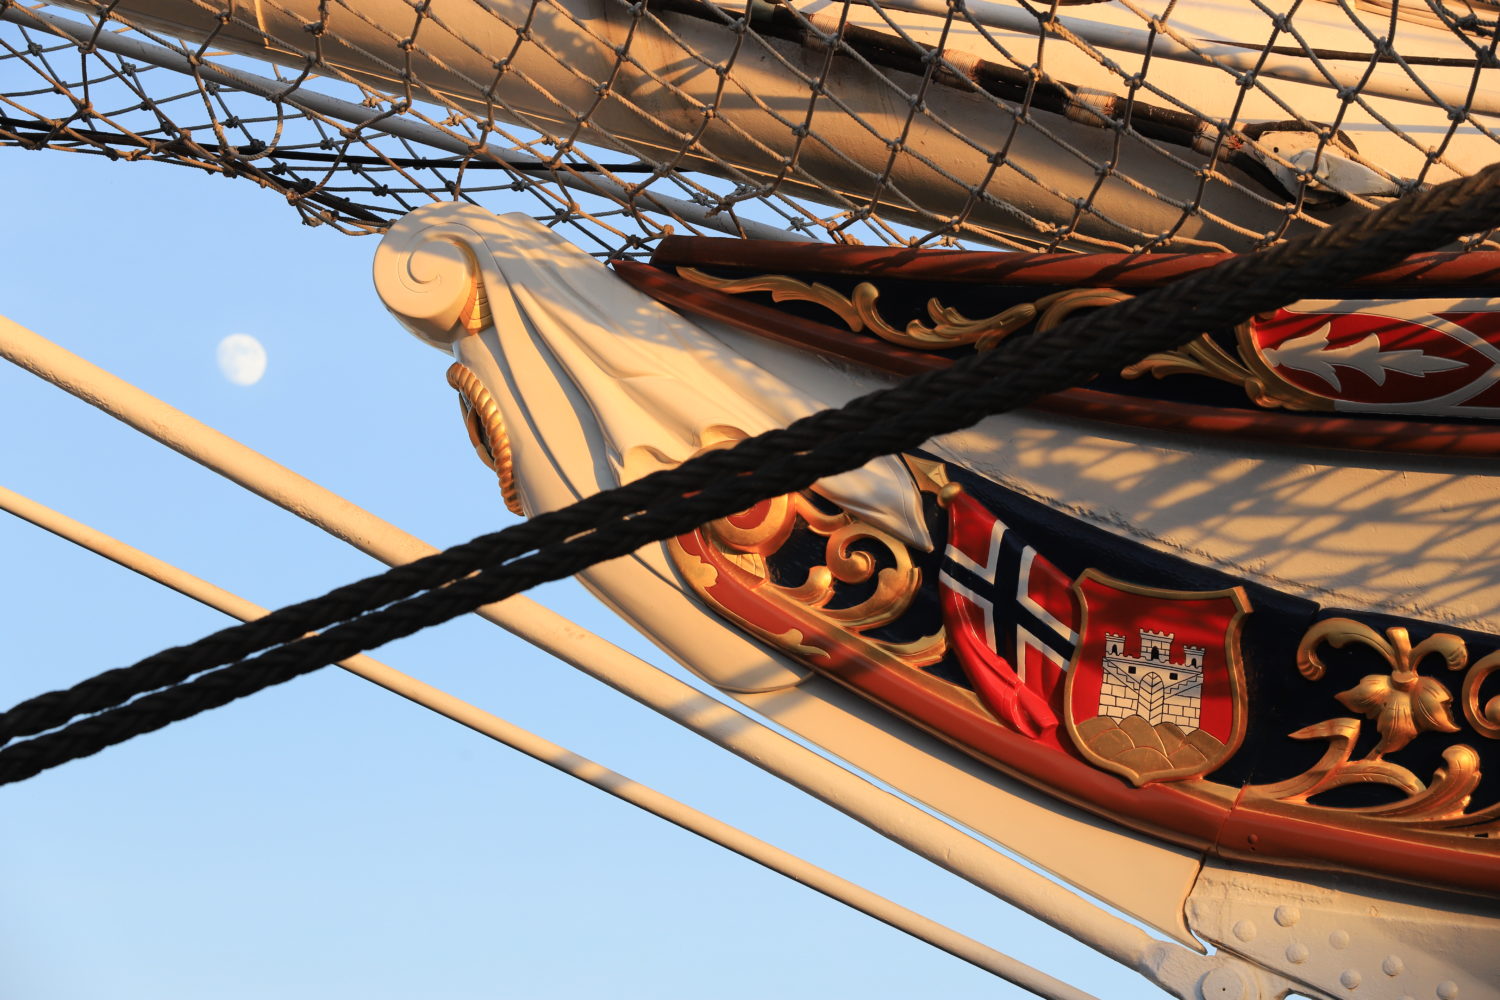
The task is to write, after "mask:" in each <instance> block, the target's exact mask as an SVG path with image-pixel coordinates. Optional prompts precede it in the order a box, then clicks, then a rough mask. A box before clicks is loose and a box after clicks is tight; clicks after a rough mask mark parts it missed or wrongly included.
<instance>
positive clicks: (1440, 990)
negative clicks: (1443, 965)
mask: <svg viewBox="0 0 1500 1000" xmlns="http://www.w3.org/2000/svg"><path fill="white" fill-rule="evenodd" d="M1437 995H1438V1000H1458V984H1457V983H1455V982H1454V981H1453V980H1451V979H1444V980H1443V981H1442V982H1440V983H1438V984H1437Z"/></svg>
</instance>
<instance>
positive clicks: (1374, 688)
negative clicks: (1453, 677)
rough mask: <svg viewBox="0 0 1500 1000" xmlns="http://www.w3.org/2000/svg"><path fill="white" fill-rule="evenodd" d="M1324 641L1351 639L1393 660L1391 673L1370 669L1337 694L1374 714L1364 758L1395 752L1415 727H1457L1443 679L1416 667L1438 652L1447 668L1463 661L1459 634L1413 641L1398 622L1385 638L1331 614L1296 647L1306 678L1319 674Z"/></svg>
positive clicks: (1410, 737)
mask: <svg viewBox="0 0 1500 1000" xmlns="http://www.w3.org/2000/svg"><path fill="white" fill-rule="evenodd" d="M1323 642H1327V643H1328V644H1329V645H1331V646H1334V647H1335V648H1339V647H1343V646H1345V645H1348V644H1349V643H1359V644H1362V645H1365V646H1369V647H1370V648H1371V649H1373V650H1375V651H1376V652H1378V653H1379V654H1380V655H1381V656H1382V657H1384V658H1385V661H1386V662H1387V663H1389V664H1390V665H1391V672H1390V674H1389V675H1382V674H1368V675H1366V676H1365V677H1364V678H1362V679H1361V680H1360V682H1359V684H1357V685H1356V686H1355V687H1352V688H1350V689H1349V690H1348V691H1341V692H1339V693H1338V694H1337V695H1335V697H1336V698H1338V700H1339V701H1341V702H1343V703H1344V705H1346V706H1347V707H1348V708H1349V709H1350V710H1351V711H1354V712H1358V713H1360V714H1361V715H1363V716H1365V717H1366V718H1369V719H1374V720H1375V728H1376V729H1378V730H1379V731H1380V742H1379V743H1377V744H1376V745H1375V748H1374V749H1373V750H1371V751H1370V753H1369V755H1368V758H1367V759H1369V760H1379V759H1380V758H1382V757H1384V756H1385V755H1386V754H1388V753H1395V752H1396V751H1397V750H1400V749H1401V748H1402V747H1404V746H1406V745H1407V744H1408V743H1410V742H1411V741H1412V740H1413V739H1415V738H1416V736H1417V734H1419V733H1424V732H1430V731H1436V732H1444V733H1456V732H1458V726H1457V725H1455V724H1454V722H1453V716H1452V714H1451V713H1450V712H1449V710H1448V705H1449V704H1450V703H1451V702H1452V701H1453V695H1451V694H1450V693H1449V692H1448V689H1447V688H1446V687H1444V686H1443V684H1442V683H1441V682H1439V681H1436V680H1433V679H1432V678H1431V677H1423V676H1421V675H1419V674H1418V673H1417V666H1418V664H1420V663H1421V662H1422V661H1423V660H1425V659H1426V658H1427V657H1429V656H1434V655H1436V656H1441V657H1442V658H1443V662H1444V663H1445V664H1446V666H1447V667H1448V669H1449V670H1460V669H1462V668H1463V667H1464V666H1465V665H1467V663H1468V661H1469V651H1468V648H1467V647H1466V646H1465V645H1464V641H1463V640H1462V639H1460V638H1459V637H1458V636H1456V635H1452V634H1450V633H1447V632H1439V633H1437V634H1435V635H1431V636H1428V637H1427V638H1426V639H1423V640H1422V641H1421V642H1420V643H1418V644H1417V645H1416V646H1415V647H1413V646H1412V644H1411V634H1410V633H1409V632H1407V630H1406V629H1405V628H1402V627H1401V626H1394V627H1392V628H1388V629H1386V638H1382V637H1381V636H1380V635H1379V634H1378V633H1377V632H1376V631H1375V630H1374V629H1372V628H1370V627H1369V626H1368V625H1362V624H1360V623H1359V622H1356V621H1353V620H1351V619H1348V618H1329V619H1326V620H1324V621H1321V622H1318V623H1317V624H1316V625H1314V626H1313V627H1312V628H1310V629H1308V631H1307V634H1306V635H1305V636H1303V637H1302V643H1301V645H1300V646H1299V647H1298V649H1297V668H1298V670H1300V671H1301V672H1302V675H1303V676H1304V677H1306V678H1308V679H1309V680H1317V679H1319V678H1320V677H1322V676H1323V673H1324V666H1323V662H1322V661H1321V660H1320V659H1318V655H1317V647H1318V646H1319V645H1320V644H1321V643H1323Z"/></svg>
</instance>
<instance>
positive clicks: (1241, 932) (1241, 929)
mask: <svg viewBox="0 0 1500 1000" xmlns="http://www.w3.org/2000/svg"><path fill="white" fill-rule="evenodd" d="M1234 936H1235V937H1237V938H1239V939H1240V940H1241V941H1254V940H1255V922H1254V921H1251V920H1241V921H1240V922H1239V923H1237V924H1235V925H1234Z"/></svg>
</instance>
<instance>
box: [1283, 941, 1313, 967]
mask: <svg viewBox="0 0 1500 1000" xmlns="http://www.w3.org/2000/svg"><path fill="white" fill-rule="evenodd" d="M1310 954H1312V953H1311V952H1309V951H1308V950H1307V945H1305V944H1289V945H1287V946H1286V960H1287V961H1288V962H1291V963H1292V964H1293V965H1301V964H1302V963H1303V962H1305V961H1307V957H1308V955H1310Z"/></svg>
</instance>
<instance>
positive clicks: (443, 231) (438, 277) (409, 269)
mask: <svg viewBox="0 0 1500 1000" xmlns="http://www.w3.org/2000/svg"><path fill="white" fill-rule="evenodd" d="M476 235H477V234H476V233H475V232H474V230H473V229H471V228H469V227H468V226H465V225H462V224H459V225H451V226H445V225H443V224H442V221H441V219H436V218H435V219H432V220H431V223H430V224H428V225H424V226H421V227H420V228H418V227H413V226H407V225H405V224H404V220H403V222H402V223H398V224H397V225H395V226H393V227H392V228H391V231H390V233H388V234H387V235H386V237H385V238H384V239H383V240H381V241H380V246H379V247H378V248H376V250H375V267H374V272H375V290H376V291H377V292H378V293H379V295H380V299H381V301H382V302H384V303H385V307H386V308H387V309H389V310H390V311H391V312H392V313H394V314H395V316H396V318H397V319H399V320H400V321H401V323H402V325H403V326H405V327H406V328H407V329H408V330H410V331H411V332H412V334H414V335H415V336H416V337H417V338H418V339H420V340H423V341H425V342H427V343H429V344H431V345H432V346H433V347H438V348H441V349H442V350H445V351H446V350H448V349H449V347H450V345H451V344H452V343H453V342H454V341H455V340H457V339H458V338H459V337H462V336H464V335H465V334H466V333H468V330H467V329H466V328H465V327H464V325H463V322H462V321H463V319H464V317H465V313H466V312H468V311H469V310H470V309H472V308H473V305H474V302H475V291H476V289H477V288H478V287H479V286H478V285H477V284H476V282H477V280H478V278H479V262H478V260H477V259H476V257H475V255H474V251H473V250H472V249H471V248H470V244H471V243H472V242H473V241H474V239H475V237H476ZM481 242H482V238H481Z"/></svg>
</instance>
